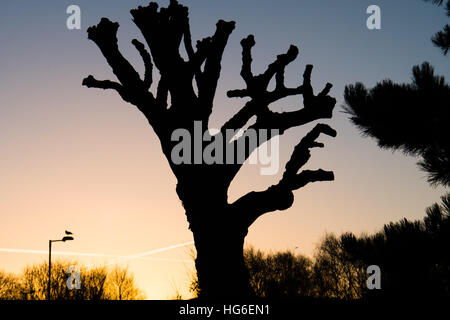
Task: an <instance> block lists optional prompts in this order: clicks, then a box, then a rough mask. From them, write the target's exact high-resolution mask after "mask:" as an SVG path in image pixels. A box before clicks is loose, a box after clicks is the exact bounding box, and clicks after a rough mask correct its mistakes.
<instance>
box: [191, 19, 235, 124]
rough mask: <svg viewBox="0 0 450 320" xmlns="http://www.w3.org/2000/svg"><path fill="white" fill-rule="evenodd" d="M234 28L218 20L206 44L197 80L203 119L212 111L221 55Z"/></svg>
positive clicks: (232, 23) (231, 24)
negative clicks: (203, 59)
mask: <svg viewBox="0 0 450 320" xmlns="http://www.w3.org/2000/svg"><path fill="white" fill-rule="evenodd" d="M234 27H235V22H234V21H228V22H226V21H223V20H219V21H218V22H217V24H216V32H215V33H214V35H213V36H212V38H211V40H210V42H209V41H208V42H206V43H208V46H207V50H206V52H207V53H206V59H205V68H204V71H203V73H202V74H201V76H200V77H198V78H197V79H198V80H200V82H198V83H197V86H198V97H199V100H200V104H201V105H202V106H203V108H204V109H203V110H202V114H203V117H204V118H205V119H208V117H209V115H210V114H211V111H212V104H213V100H214V96H215V94H216V89H217V82H218V81H219V77H220V71H221V61H222V55H223V52H224V50H225V46H226V44H227V42H228V38H229V37H230V34H231V33H232V32H233V30H234Z"/></svg>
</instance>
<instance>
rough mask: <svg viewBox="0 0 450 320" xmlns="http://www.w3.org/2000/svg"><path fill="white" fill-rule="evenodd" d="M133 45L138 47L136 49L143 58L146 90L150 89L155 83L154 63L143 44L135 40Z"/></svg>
mask: <svg viewBox="0 0 450 320" xmlns="http://www.w3.org/2000/svg"><path fill="white" fill-rule="evenodd" d="M131 43H132V44H133V45H134V46H135V47H136V49H137V50H138V51H139V54H140V55H141V57H142V60H143V61H144V68H145V72H144V81H143V83H144V88H146V89H147V90H148V89H150V86H151V85H152V82H153V63H152V58H151V57H150V54H149V53H148V51H147V50H146V49H145V46H144V44H143V43H142V42H140V41H139V40H137V39H133V40H132V41H131Z"/></svg>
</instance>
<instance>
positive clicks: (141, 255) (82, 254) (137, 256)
mask: <svg viewBox="0 0 450 320" xmlns="http://www.w3.org/2000/svg"><path fill="white" fill-rule="evenodd" d="M191 244H194V241H189V242H184V243H180V244H175V245H171V246H168V247H164V248H159V249H153V250H150V251H146V252H143V253H138V254H133V255H128V256H115V255H110V254H102V253H85V252H70V251H52V254H54V255H65V256H79V257H100V258H114V259H120V260H123V261H128V260H132V259H142V260H153V261H172V262H192V260H186V259H170V258H154V257H146V256H149V255H152V254H155V253H159V252H164V251H168V250H172V249H176V248H180V247H185V246H188V245H191ZM0 252H7V253H31V254H48V251H46V250H29V249H10V248H0ZM123 261H121V262H123ZM111 264H114V263H109V264H107V265H111Z"/></svg>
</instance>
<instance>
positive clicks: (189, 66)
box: [83, 0, 336, 297]
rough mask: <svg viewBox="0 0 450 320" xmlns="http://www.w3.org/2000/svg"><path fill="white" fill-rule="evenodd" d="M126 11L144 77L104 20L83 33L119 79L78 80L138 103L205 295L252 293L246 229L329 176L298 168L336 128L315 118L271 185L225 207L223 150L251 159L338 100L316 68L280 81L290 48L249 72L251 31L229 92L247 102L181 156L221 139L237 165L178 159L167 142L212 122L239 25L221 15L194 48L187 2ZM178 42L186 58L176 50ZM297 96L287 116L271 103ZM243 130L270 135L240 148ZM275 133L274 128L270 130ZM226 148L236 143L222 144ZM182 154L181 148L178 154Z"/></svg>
mask: <svg viewBox="0 0 450 320" xmlns="http://www.w3.org/2000/svg"><path fill="white" fill-rule="evenodd" d="M131 15H132V16H133V21H134V23H135V24H136V25H137V27H138V28H139V29H140V31H141V33H142V35H143V37H144V39H145V42H146V43H147V45H148V47H149V49H150V53H149V52H148V51H147V50H146V47H145V45H144V44H143V43H141V42H140V41H138V40H136V39H134V40H133V41H132V44H133V45H134V46H135V47H136V49H137V51H138V52H139V53H140V55H141V56H142V59H143V61H144V66H145V72H144V75H143V77H142V78H141V77H140V76H139V74H138V72H137V71H136V70H135V69H134V68H133V66H132V65H131V64H130V63H129V62H128V61H127V60H126V59H125V58H124V56H123V55H122V54H121V53H120V51H119V48H118V43H117V30H118V27H119V24H118V23H115V22H111V21H110V20H108V19H106V18H102V19H101V21H100V23H99V24H98V25H96V26H93V27H90V28H89V29H88V38H89V39H90V40H92V41H94V42H95V43H96V44H97V46H98V47H99V48H100V50H101V52H102V54H103V55H104V57H105V58H106V61H107V62H108V64H109V65H110V66H111V68H112V71H113V73H114V74H115V75H116V76H117V79H118V82H115V81H110V80H96V79H95V78H94V77H93V76H92V75H90V76H88V77H87V78H85V79H84V80H83V85H85V86H87V87H94V88H100V89H113V90H115V91H117V92H118V93H119V95H120V96H121V97H122V99H123V100H124V101H126V102H129V103H131V104H132V105H135V106H136V107H137V108H138V109H139V110H140V111H141V112H142V113H143V114H144V115H145V117H146V118H147V119H148V121H149V123H150V125H151V126H152V127H153V129H154V131H155V133H156V135H157V136H158V138H159V141H160V143H161V148H162V151H163V153H164V155H165V156H166V158H167V160H168V162H169V165H170V167H171V169H172V171H173V173H174V175H175V176H176V178H177V187H176V191H177V194H178V196H179V198H180V200H181V201H182V204H183V206H184V209H185V211H186V216H187V220H188V222H189V228H190V230H191V231H192V232H193V235H194V240H195V247H196V250H197V257H196V261H195V263H196V269H197V273H198V281H199V287H200V288H201V296H206V297H224V296H225V297H230V296H251V295H253V292H252V289H251V286H250V284H249V276H248V271H247V270H246V268H245V264H244V258H243V244H244V238H245V236H246V235H247V232H248V228H249V226H250V225H251V224H252V223H253V222H254V221H255V220H256V219H257V218H258V217H260V216H261V215H263V214H265V213H267V212H271V211H276V210H285V209H287V208H289V207H290V206H291V205H292V203H293V200H294V196H293V191H294V190H297V189H299V188H301V187H303V186H305V185H306V184H308V183H309V182H315V181H330V180H333V179H334V175H333V172H331V171H324V170H321V169H320V170H304V171H301V172H300V173H298V171H299V170H300V168H301V167H302V166H303V165H304V164H305V163H306V162H307V161H308V159H309V158H310V151H309V149H310V148H314V147H323V144H321V143H318V142H316V139H317V138H318V136H319V135H320V134H321V133H324V134H327V135H329V136H333V137H334V136H335V135H336V132H335V130H333V129H332V128H331V127H329V126H328V125H325V124H317V125H316V126H315V127H314V129H312V131H311V132H309V133H308V134H307V135H306V136H305V137H304V138H303V139H302V140H301V141H300V143H299V144H298V145H297V146H296V147H295V150H294V152H293V154H292V157H291V158H290V160H289V161H288V163H287V164H286V169H285V172H284V175H283V178H282V179H281V180H280V181H279V182H278V183H277V184H275V185H273V186H271V187H269V188H268V189H267V190H265V191H262V192H250V193H248V194H246V195H244V196H243V197H241V198H240V199H238V200H237V201H235V202H234V203H228V199H227V198H228V197H227V192H228V188H229V186H230V183H231V182H232V180H233V179H234V177H235V176H236V174H237V173H238V171H239V169H240V168H241V166H242V163H241V162H243V161H237V160H236V155H235V154H234V153H232V154H229V153H228V150H229V149H232V150H236V149H237V147H236V146H238V145H242V144H244V145H246V150H245V151H246V152H245V156H244V158H245V159H247V158H248V157H249V155H250V154H251V153H252V152H253V151H255V150H256V149H257V148H258V147H259V146H260V145H261V144H263V143H264V142H266V141H267V140H270V139H271V138H273V137H274V136H276V135H277V134H283V133H284V131H285V130H287V129H289V128H292V127H296V126H300V125H304V124H306V123H309V122H312V121H314V120H318V119H321V118H331V117H332V110H333V108H334V106H335V103H336V100H335V99H334V98H331V97H330V96H329V95H328V93H329V91H330V89H331V87H332V85H331V84H329V83H328V84H327V85H326V86H325V88H324V89H323V90H322V92H320V93H319V94H318V95H314V93H313V88H312V87H311V72H312V65H307V66H306V69H305V72H304V74H303V84H302V85H300V86H298V87H295V88H287V87H286V86H285V81H284V70H285V67H286V66H287V65H288V64H289V63H291V62H292V61H293V60H294V59H295V58H296V57H297V55H298V49H297V47H295V46H291V47H290V48H289V50H288V51H287V52H286V53H285V54H280V55H278V56H277V58H276V59H275V61H274V62H273V63H271V64H270V65H269V66H268V68H267V69H266V71H265V72H263V73H262V74H259V75H254V74H253V73H252V68H251V62H252V53H251V51H252V47H253V46H254V45H255V40H254V37H253V35H249V36H248V37H246V38H245V39H243V40H242V41H241V45H242V69H241V76H242V78H243V79H244V81H245V84H246V88H244V89H238V90H231V91H228V93H227V95H228V97H239V98H248V101H247V102H246V104H245V105H244V107H243V108H242V109H240V111H238V112H237V113H236V114H235V115H234V116H233V117H232V118H231V119H229V120H228V121H227V122H226V123H225V124H224V125H223V126H222V127H221V129H220V131H219V132H220V133H222V134H221V135H219V134H212V135H207V136H208V138H209V139H210V141H211V142H209V143H204V144H203V146H202V149H201V150H200V152H198V151H197V150H196V149H194V148H195V144H193V146H192V147H193V148H192V149H191V150H189V151H190V152H187V153H188V155H187V156H189V158H191V155H192V154H195V157H197V156H199V155H200V156H202V155H203V154H204V152H211V154H216V153H217V152H220V151H222V150H220V151H218V150H215V151H211V149H214V148H213V147H212V146H213V144H215V145H216V144H217V143H219V144H220V146H221V147H220V149H223V150H224V158H223V159H230V158H231V159H233V161H231V162H233V164H224V162H225V161H222V160H216V161H213V163H212V164H205V163H204V162H202V163H201V164H195V165H191V164H188V163H181V164H177V163H176V161H174V159H172V156H171V153H172V150H173V148H174V146H176V145H177V144H178V140H177V141H173V139H172V134H173V132H174V130H176V129H185V130H187V132H188V133H190V136H191V137H195V134H194V127H195V125H194V122H195V121H201V123H202V125H203V127H204V128H207V127H208V120H209V117H210V114H211V112H212V108H213V102H214V96H215V94H216V88H217V83H218V80H219V77H220V70H221V60H222V55H223V52H224V49H225V46H226V44H227V41H228V38H229V36H230V34H231V33H232V31H233V29H234V27H235V22H233V21H230V22H226V21H223V20H219V21H218V22H217V24H216V31H215V33H214V34H213V35H212V36H211V37H206V38H204V39H202V40H200V41H197V45H196V49H194V48H193V45H192V40H191V33H190V27H189V18H188V8H187V7H185V6H182V5H180V4H178V2H177V1H174V0H171V1H170V5H169V6H168V7H167V8H161V9H160V10H158V5H157V4H156V3H154V2H151V3H150V4H149V5H148V6H145V7H141V6H139V7H138V8H137V9H134V10H131ZM182 43H183V45H184V49H185V51H186V54H187V60H185V59H184V58H183V57H182V56H181V54H180V45H181V44H182ZM153 63H154V65H155V66H156V68H157V69H158V70H159V74H160V78H159V82H158V84H157V87H156V92H155V93H152V92H150V91H149V89H150V87H151V85H152V83H153ZM273 78H274V79H275V89H274V90H272V91H269V90H268V86H269V83H270V82H271V80H272V79H273ZM194 83H195V85H194ZM169 95H170V106H169V105H168V96H169ZM293 95H302V96H303V104H304V107H303V108H302V109H300V110H298V111H293V112H284V113H276V112H273V111H271V110H270V109H269V105H270V104H272V103H273V102H276V101H278V100H280V99H283V98H285V97H288V96H293ZM254 116H256V121H255V122H254V123H253V124H250V125H249V128H247V129H246V130H244V134H243V135H242V136H240V137H237V136H235V134H232V135H229V134H227V133H229V130H234V133H237V132H239V129H244V128H245V127H246V124H247V123H249V120H250V119H251V118H253V117H254ZM248 129H255V130H258V129H268V130H269V134H268V137H267V139H261V138H260V139H258V141H257V143H255V144H250V143H249V144H246V139H248V137H246V134H245V133H246V132H248ZM271 129H276V130H279V131H278V132H277V133H274V132H273V131H270V130H271ZM233 138H235V139H233ZM216 140H217V141H216ZM229 146H231V147H232V148H228V147H229ZM208 150H209V151H208ZM225 154H226V156H225ZM183 156H186V154H184V153H183ZM226 162H227V163H228V162H229V161H226Z"/></svg>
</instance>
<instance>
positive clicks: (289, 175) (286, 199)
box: [231, 124, 336, 226]
mask: <svg viewBox="0 0 450 320" xmlns="http://www.w3.org/2000/svg"><path fill="white" fill-rule="evenodd" d="M321 133H323V134H326V135H329V136H332V137H335V136H336V131H335V130H334V129H332V128H331V127H330V126H328V125H326V124H317V125H316V126H315V127H314V128H313V129H312V130H311V131H310V132H309V133H308V134H307V135H306V136H305V137H304V138H303V139H302V140H301V141H300V142H299V143H298V144H297V146H296V147H295V149H294V151H293V153H292V156H291V158H290V160H289V161H288V162H287V163H286V166H285V172H284V174H283V177H282V179H281V180H280V181H279V182H278V184H276V185H273V186H271V187H269V188H268V189H267V190H265V191H261V192H250V193H248V194H246V195H244V196H242V197H241V198H240V199H238V200H236V201H235V202H234V203H233V204H231V206H232V208H233V209H235V210H237V212H238V213H239V214H240V215H241V218H243V219H244V220H245V223H246V224H247V225H248V226H250V225H251V224H252V223H253V222H254V221H255V220H256V219H257V218H258V217H260V216H261V215H263V214H264V213H267V212H271V211H275V210H285V209H287V208H289V207H290V206H291V205H292V203H293V201H294V195H293V191H294V190H297V189H299V188H302V187H304V186H305V185H306V184H308V183H310V182H317V181H332V180H334V174H333V172H332V171H324V170H322V169H319V170H303V171H301V172H300V173H298V171H299V170H300V168H302V167H303V166H304V165H305V164H306V162H307V161H308V160H309V158H310V157H311V154H310V151H309V149H311V148H315V147H319V148H322V147H323V144H322V143H319V142H317V141H316V139H317V138H318V137H319V135H320V134H321Z"/></svg>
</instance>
